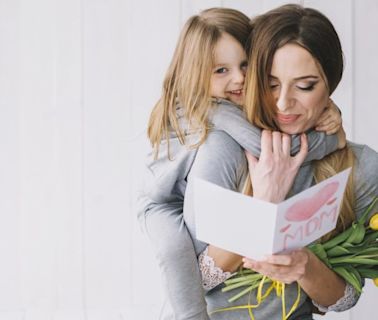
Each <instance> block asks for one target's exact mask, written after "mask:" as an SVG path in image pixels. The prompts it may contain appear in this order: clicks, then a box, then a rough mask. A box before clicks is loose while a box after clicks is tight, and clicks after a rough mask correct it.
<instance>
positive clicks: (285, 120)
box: [277, 114, 300, 124]
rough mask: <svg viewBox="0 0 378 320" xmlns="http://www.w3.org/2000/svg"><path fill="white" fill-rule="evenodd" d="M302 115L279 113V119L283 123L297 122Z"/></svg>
mask: <svg viewBox="0 0 378 320" xmlns="http://www.w3.org/2000/svg"><path fill="white" fill-rule="evenodd" d="M299 116H300V115H297V114H292V115H283V114H279V115H277V121H278V122H279V123H282V124H291V123H293V122H295V121H296V120H297V119H298V118H299Z"/></svg>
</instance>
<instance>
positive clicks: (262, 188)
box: [246, 130, 308, 203]
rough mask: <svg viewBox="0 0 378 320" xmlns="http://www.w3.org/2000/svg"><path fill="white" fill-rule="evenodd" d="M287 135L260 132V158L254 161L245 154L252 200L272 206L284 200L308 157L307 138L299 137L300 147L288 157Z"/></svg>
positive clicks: (265, 131)
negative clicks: (255, 199) (265, 202)
mask: <svg viewBox="0 0 378 320" xmlns="http://www.w3.org/2000/svg"><path fill="white" fill-rule="evenodd" d="M290 148H291V139H290V136H289V135H287V134H284V133H281V132H277V131H274V132H271V131H268V130H263V131H262V135H261V155H260V159H259V160H257V159H256V158H255V157H254V156H252V155H251V154H250V153H248V152H246V156H247V160H248V168H249V173H250V176H251V182H252V188H253V197H255V198H258V199H261V200H265V201H268V202H272V203H278V202H281V201H283V200H284V199H285V198H286V195H287V193H288V192H289V190H290V189H291V186H292V184H293V182H294V179H295V177H296V175H297V172H298V169H299V167H300V165H301V164H302V162H303V161H304V159H305V158H306V155H307V149H308V144H307V137H306V135H305V134H302V136H301V148H300V150H299V152H298V153H297V154H296V155H295V156H294V157H292V156H291V155H290Z"/></svg>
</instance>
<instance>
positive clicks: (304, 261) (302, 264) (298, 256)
mask: <svg viewBox="0 0 378 320" xmlns="http://www.w3.org/2000/svg"><path fill="white" fill-rule="evenodd" d="M309 257H310V255H309V252H308V249H306V248H303V249H300V250H296V251H292V252H290V253H288V254H280V255H278V254H277V255H270V256H267V257H266V258H265V260H261V261H256V260H253V259H249V258H243V266H244V268H249V269H252V270H254V271H256V272H258V273H261V274H263V275H265V276H267V277H269V278H271V279H273V280H278V281H281V282H284V283H287V284H290V283H293V282H295V281H300V280H301V279H302V278H303V277H304V276H305V275H306V273H307V271H308V269H309V268H308V266H309V260H310V259H309Z"/></svg>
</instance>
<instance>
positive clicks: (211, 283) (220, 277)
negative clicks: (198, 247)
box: [198, 247, 233, 291]
mask: <svg viewBox="0 0 378 320" xmlns="http://www.w3.org/2000/svg"><path fill="white" fill-rule="evenodd" d="M207 253H208V247H206V249H205V250H204V251H203V252H202V253H201V254H200V255H199V257H198V264H199V268H200V271H201V275H202V286H203V288H204V289H205V290H206V291H208V290H211V289H213V288H215V287H216V286H217V285H219V284H221V283H222V282H224V281H225V280H227V279H228V278H230V277H231V276H232V275H233V274H232V273H231V272H224V271H223V270H222V269H221V268H219V267H217V266H216V265H215V262H214V259H213V258H212V257H210V256H208V255H207Z"/></svg>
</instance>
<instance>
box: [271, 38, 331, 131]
mask: <svg viewBox="0 0 378 320" xmlns="http://www.w3.org/2000/svg"><path fill="white" fill-rule="evenodd" d="M269 84H270V88H271V92H272V94H273V96H274V98H275V100H276V104H277V109H278V112H277V115H276V122H277V125H278V127H279V129H280V131H282V132H285V133H288V134H297V133H302V132H305V131H306V130H308V129H310V128H312V127H314V126H315V123H316V122H317V120H318V119H319V116H320V115H321V113H322V112H323V110H324V108H325V107H326V106H327V103H328V100H329V93H328V88H327V85H326V83H325V81H324V78H323V77H322V76H321V73H320V70H319V67H318V65H317V63H316V61H315V59H314V58H313V57H312V56H311V54H310V53H309V52H308V51H307V50H305V49H303V48H302V47H301V46H299V45H297V44H286V45H284V46H283V47H281V48H279V49H278V50H277V51H276V53H275V54H274V57H273V64H272V71H271V74H270V75H269Z"/></svg>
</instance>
